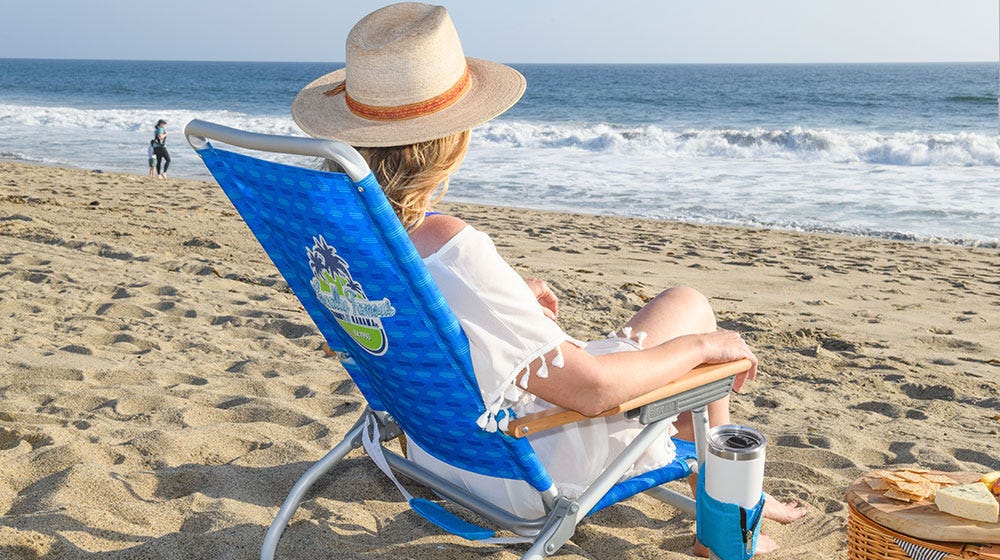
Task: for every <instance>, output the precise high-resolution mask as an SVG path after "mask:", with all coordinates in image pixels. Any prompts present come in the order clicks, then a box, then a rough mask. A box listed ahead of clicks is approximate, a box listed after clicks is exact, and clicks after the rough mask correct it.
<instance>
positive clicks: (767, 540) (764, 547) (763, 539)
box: [691, 533, 778, 558]
mask: <svg viewBox="0 0 1000 560" xmlns="http://www.w3.org/2000/svg"><path fill="white" fill-rule="evenodd" d="M775 550H778V543H777V542H775V541H774V539H772V538H771V537H769V536H767V535H765V534H764V533H761V534H759V535H757V548H756V549H754V553H753V554H754V556H756V555H758V554H767V553H768V552H774V551H775ZM691 552H693V553H694V555H695V556H701V557H702V558H708V547H707V546H705V545H703V544H701V542H700V541H699V540H698V538H697V537H695V539H694V548H693V549H692V551H691Z"/></svg>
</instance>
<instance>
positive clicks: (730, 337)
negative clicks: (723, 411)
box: [701, 330, 757, 392]
mask: <svg viewBox="0 0 1000 560" xmlns="http://www.w3.org/2000/svg"><path fill="white" fill-rule="evenodd" d="M701 336H702V341H703V343H704V348H705V358H704V359H705V363H706V364H721V363H724V362H732V361H734V360H741V359H743V358H746V359H748V360H750V363H751V366H750V369H749V370H747V371H746V372H743V373H741V374H739V375H737V376H736V380H735V381H733V391H736V392H739V391H740V389H742V388H743V385H744V384H745V383H746V382H747V381H753V380H754V378H756V377H757V356H755V355H754V353H753V350H750V347H749V346H747V343H746V342H745V341H744V340H743V337H741V336H740V334H739V333H737V332H733V331H726V330H720V331H715V332H713V333H707V334H703V335H701Z"/></svg>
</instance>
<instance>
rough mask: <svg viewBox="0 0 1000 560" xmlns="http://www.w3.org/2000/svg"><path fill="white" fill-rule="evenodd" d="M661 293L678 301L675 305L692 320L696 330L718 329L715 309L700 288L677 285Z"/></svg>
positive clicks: (708, 330) (709, 330)
mask: <svg viewBox="0 0 1000 560" xmlns="http://www.w3.org/2000/svg"><path fill="white" fill-rule="evenodd" d="M660 295H661V296H663V297H668V298H670V299H672V300H674V301H675V302H676V303H675V307H677V308H679V309H680V310H682V311H681V312H682V313H683V314H684V316H685V317H686V318H687V319H688V321H691V324H692V327H694V328H695V329H696V330H695V332H711V331H714V330H715V329H716V324H715V310H713V309H712V304H711V303H709V301H708V298H707V297H705V295H704V294H702V293H701V292H699V291H698V290H696V289H694V288H691V287H689V286H677V287H674V288H670V289H668V290H666V291H664V292H663V293H662V294H660ZM658 297H659V296H658Z"/></svg>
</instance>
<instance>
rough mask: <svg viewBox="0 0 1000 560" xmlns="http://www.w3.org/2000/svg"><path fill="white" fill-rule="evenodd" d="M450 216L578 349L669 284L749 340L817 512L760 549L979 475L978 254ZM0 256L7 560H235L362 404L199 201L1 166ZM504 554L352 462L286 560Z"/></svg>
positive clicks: (761, 402)
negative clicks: (879, 491)
mask: <svg viewBox="0 0 1000 560" xmlns="http://www.w3.org/2000/svg"><path fill="white" fill-rule="evenodd" d="M445 209H446V210H447V211H449V212H451V213H454V214H456V215H458V216H460V217H462V218H464V219H465V220H466V221H468V222H470V223H472V224H474V225H477V226H479V227H480V228H481V229H483V230H485V231H487V232H489V233H491V234H492V235H493V236H494V238H495V239H496V240H497V244H498V247H499V249H500V251H501V252H502V253H503V254H504V255H505V256H506V257H507V258H508V259H509V260H510V262H511V263H512V264H513V265H514V266H515V267H516V268H518V269H519V270H520V271H522V272H523V273H524V274H530V275H536V276H539V277H542V278H546V279H548V280H549V282H550V284H551V285H552V286H553V287H554V288H555V289H556V291H557V293H558V295H559V296H560V298H561V308H560V309H561V321H562V323H563V325H564V327H565V329H566V330H567V331H568V332H570V333H571V334H573V335H575V336H577V337H580V338H587V337H593V336H600V335H601V334H602V333H604V332H606V331H607V330H609V329H611V328H612V327H615V326H617V325H619V324H620V323H621V322H623V321H624V320H625V319H626V318H627V317H629V316H630V315H631V314H632V313H633V312H634V311H635V310H636V309H638V308H639V306H640V305H641V304H642V303H643V302H644V301H646V300H647V299H649V298H650V297H652V296H653V295H655V294H656V293H657V292H658V291H660V290H662V289H664V288H667V287H669V286H673V285H690V286H695V287H697V288H699V289H700V290H701V291H702V292H703V293H705V294H706V295H707V296H709V298H710V299H711V301H712V303H713V305H714V306H715V308H716V310H717V312H718V315H719V318H720V321H721V323H722V325H723V326H725V327H727V328H731V329H735V330H738V331H740V332H742V333H744V334H745V336H746V338H747V339H748V340H749V341H751V343H752V345H753V346H754V348H755V349H756V351H757V353H758V355H759V356H760V359H761V375H760V377H759V378H758V381H757V382H755V383H753V384H751V385H750V386H749V387H748V388H747V389H746V390H745V392H744V393H743V394H741V395H737V396H734V397H733V406H732V409H733V418H734V421H736V422H739V423H743V424H747V425H750V426H754V427H757V428H758V429H761V430H762V431H763V432H764V433H765V434H766V435H767V437H768V439H769V444H768V451H767V453H768V463H767V480H766V483H765V489H766V490H768V491H769V492H771V493H773V494H775V495H776V496H778V497H782V498H793V499H800V500H804V501H806V502H808V503H809V504H810V505H811V506H812V508H813V510H814V511H813V513H812V514H811V515H810V516H809V517H808V518H806V519H804V520H801V521H799V522H797V523H794V524H791V525H788V526H780V525H778V524H775V523H773V522H769V521H766V522H765V524H764V530H765V531H767V532H769V533H770V534H771V535H772V536H773V537H775V538H776V539H777V540H778V541H779V542H780V543H781V545H782V548H781V550H779V551H778V552H777V553H775V554H773V555H771V556H770V557H771V558H774V559H784V558H843V557H845V556H846V553H845V549H846V532H845V517H846V509H845V503H844V499H843V493H844V489H845V488H846V487H847V486H848V485H849V484H850V483H851V482H852V481H853V480H855V479H856V478H857V477H858V476H860V475H861V474H862V473H864V472H866V471H868V470H869V469H872V468H876V467H884V466H887V465H888V466H902V465H908V466H912V465H921V466H924V467H928V468H934V469H940V470H945V471H959V470H967V471H980V472H986V471H988V470H996V469H1000V444H998V441H1000V437H998V431H1000V390H998V384H997V380H998V378H1000V350H998V346H997V342H996V341H997V337H998V335H1000V275H998V273H997V271H998V266H1000V254H998V251H997V250H996V249H976V248H963V247H953V246H939V245H924V244H912V243H898V242H889V241H883V240H873V239H865V238H850V237H837V236H825V235H806V234H797V233H785V232H775V231H765V230H756V229H741V228H727V227H714V226H712V227H709V226H696V225H687V224H678V223H670V222H661V221H647V220H633V219H616V218H608V217H597V216H589V215H571V214H558V213H547V212H531V211H525V210H514V209H504V208H490V207H485V206H472V205H447V207H446V208H445ZM0 240H2V241H0V349H2V352H0V558H4V559H8V558H17V559H20V558H54V559H55V558H58V559H98V558H99V559H102V560H104V559H119V558H121V559H124V558H137V559H161V558H162V559H167V558H170V559H220V558H252V557H255V556H256V554H257V550H258V548H259V546H260V543H261V539H262V537H263V535H264V531H265V528H266V527H267V525H268V524H269V523H270V520H271V519H272V517H273V515H274V514H275V512H276V511H277V508H278V506H279V505H280V503H281V501H282V500H283V499H284V496H285V494H286V493H287V491H288V490H289V488H290V486H291V484H292V483H293V482H294V481H295V480H296V479H297V478H298V477H299V476H300V475H301V474H302V472H303V471H304V470H305V469H306V468H307V467H308V466H309V465H310V464H311V462H313V461H315V460H317V459H318V458H319V457H321V456H322V455H323V454H324V453H325V452H326V451H327V450H328V449H329V448H331V447H332V446H333V445H335V444H336V443H337V442H338V441H339V440H340V437H341V436H342V434H343V433H344V432H345V431H346V430H347V428H348V427H349V426H350V425H351V424H352V423H353V422H354V420H355V419H356V417H357V415H358V413H359V411H360V409H361V407H362V406H363V403H362V399H361V397H360V395H359V393H358V391H357V389H356V388H355V387H354V386H353V384H352V383H351V382H350V380H349V379H348V378H347V376H346V375H345V373H344V372H343V370H342V369H341V368H340V367H339V366H338V365H337V363H336V362H335V361H334V360H332V359H330V358H326V357H324V355H323V353H322V352H321V351H320V346H321V339H320V337H319V335H318V333H317V332H316V330H315V328H314V327H313V326H312V324H311V323H310V321H309V319H308V318H307V316H306V315H305V313H304V312H303V311H302V309H301V308H300V306H299V304H298V303H297V301H296V300H295V299H294V297H293V296H292V295H291V294H290V293H289V292H288V290H287V288H286V287H285V285H284V283H283V282H282V280H281V279H280V277H279V276H278V274H277V272H276V271H275V269H274V267H273V266H272V265H271V263H270V262H269V261H268V260H267V257H266V256H265V255H264V253H263V252H262V250H261V249H260V248H259V246H258V245H257V244H256V242H255V241H254V240H253V239H252V237H251V236H250V234H249V232H248V230H247V229H246V227H245V226H244V225H243V223H242V222H241V221H240V219H239V217H238V216H237V215H236V214H235V213H234V211H233V209H232V207H231V206H230V205H229V203H228V201H226V200H225V198H224V196H223V195H222V193H221V191H220V190H219V189H218V187H216V186H215V185H214V184H211V183H206V182H200V181H179V180H153V179H148V178H146V177H144V176H139V175H123V174H112V173H98V172H89V171H82V170H69V169H60V168H52V167H38V166H27V165H22V164H17V163H0ZM418 494H419V492H418ZM425 495H426V494H425ZM692 527H693V522H692V520H691V519H690V518H689V517H687V516H684V515H679V514H678V512H677V511H676V510H674V509H672V508H671V507H669V506H667V505H665V504H661V503H659V502H657V501H655V500H653V499H652V498H649V497H646V496H639V497H636V498H634V499H632V500H630V501H628V502H627V503H626V504H624V505H620V506H617V507H613V508H610V509H608V510H605V511H603V512H601V513H599V514H597V515H595V516H594V517H593V518H592V519H591V520H590V521H589V522H587V523H586V524H584V525H583V526H582V527H581V528H580V530H579V531H578V532H577V534H576V536H575V537H574V538H573V539H572V541H571V542H570V543H568V544H567V545H566V546H565V547H564V548H563V549H562V550H561V552H560V554H559V557H560V558H566V559H578V558H588V559H616V558H630V559H631V558H688V557H689V556H688V554H689V551H690V547H691V542H692V537H691V534H692V533H691V531H692ZM523 550H524V548H523V547H516V546H514V547H507V548H503V547H498V546H490V545H476V544H470V543H467V542H465V541H461V540H460V539H457V538H454V537H450V536H445V535H443V534H442V533H441V532H440V531H439V530H437V529H436V528H434V527H432V526H429V525H428V524H427V523H425V522H424V521H422V520H421V519H420V518H418V517H417V516H416V515H415V514H414V513H413V512H412V511H410V510H409V509H408V508H407V507H406V506H405V505H404V503H403V502H402V499H401V497H400V495H399V494H398V492H397V491H396V489H395V488H394V487H393V486H392V484H391V483H390V482H388V481H387V480H386V479H385V477H383V476H382V475H381V474H380V473H379V472H378V471H377V469H376V467H375V466H374V465H373V464H372V463H371V462H370V461H369V460H368V459H367V458H365V457H364V456H362V455H360V454H358V453H355V454H352V455H350V456H349V458H348V459H347V460H346V462H345V463H344V464H343V465H342V466H341V467H339V468H338V469H337V471H336V472H335V475H331V476H328V477H326V478H324V479H323V480H322V482H321V483H319V484H318V486H317V487H316V488H315V489H314V490H313V491H312V492H311V493H310V494H309V495H308V496H307V499H306V500H305V502H304V504H303V506H302V508H301V509H300V510H299V512H298V513H297V515H296V516H295V517H294V519H293V523H292V525H291V526H290V527H289V529H288V530H287V531H286V534H285V537H284V538H283V540H282V542H281V546H280V547H279V556H280V557H281V558H288V559H309V560H312V559H314V558H320V557H322V558H326V557H331V558H448V559H468V558H484V559H485V558H489V559H514V558H518V557H519V556H520V554H521V553H522V552H523Z"/></svg>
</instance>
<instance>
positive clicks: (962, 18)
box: [0, 0, 1000, 63]
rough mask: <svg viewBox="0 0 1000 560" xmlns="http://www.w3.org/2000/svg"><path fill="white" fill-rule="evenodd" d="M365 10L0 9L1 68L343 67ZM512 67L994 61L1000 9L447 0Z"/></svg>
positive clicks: (960, 1) (808, 2) (861, 3)
mask: <svg viewBox="0 0 1000 560" xmlns="http://www.w3.org/2000/svg"><path fill="white" fill-rule="evenodd" d="M388 3H390V2H386V1H371V0H281V1H274V0H266V1H265V0H239V1H237V0H173V1H167V2H153V3H147V2H142V3H140V2H135V1H134V0H92V1H89V2H88V1H80V0H33V1H30V2H29V1H11V2H4V5H3V10H2V13H3V18H2V21H0V58H97V59H134V60H258V61H302V62H339V61H343V59H344V39H345V37H346V36H347V32H348V31H349V30H350V28H351V26H352V25H353V24H354V23H355V22H356V21H357V20H358V19H360V18H361V17H362V16H364V15H365V14H366V13H368V12H370V11H372V10H374V9H376V8H378V7H380V6H383V5H386V4H388ZM444 5H445V6H447V7H448V10H449V13H450V14H451V17H452V19H453V20H454V22H455V25H456V27H457V28H458V31H459V34H460V36H461V37H462V42H463V46H464V49H465V53H466V55H469V56H476V57H480V58H488V59H492V60H497V61H501V62H509V63H528V62H560V63H588V62H595V63H596V62H613V63H758V62H760V63H796V62H952V61H996V60H997V58H998V19H1000V8H998V0H905V1H904V0H614V1H608V0H603V1H597V0H503V1H499V0H497V1H487V0H456V1H453V2H447V3H444Z"/></svg>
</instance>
